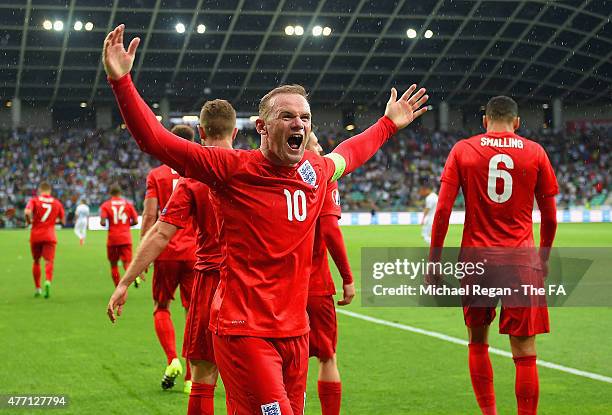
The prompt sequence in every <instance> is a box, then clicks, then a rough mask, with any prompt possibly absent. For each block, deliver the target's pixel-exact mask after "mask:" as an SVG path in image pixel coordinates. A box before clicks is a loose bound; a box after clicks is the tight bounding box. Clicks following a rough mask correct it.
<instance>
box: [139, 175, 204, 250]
mask: <svg viewBox="0 0 612 415" xmlns="http://www.w3.org/2000/svg"><path fill="white" fill-rule="evenodd" d="M180 178H181V176H180V175H179V174H178V173H177V172H176V171H174V170H173V169H171V168H170V167H168V166H166V165H161V166H159V167H156V168H154V169H153V170H151V172H150V173H149V175H148V176H147V193H146V194H145V199H149V198H156V199H157V205H158V206H159V209H160V210H161V209H162V208H163V207H164V206H166V204H167V203H168V200H170V196H171V195H172V192H173V190H174V189H175V187H176V185H177V183H178V181H179V179H180ZM195 246H196V234H195V230H194V229H193V226H192V222H191V221H189V222H187V223H185V226H184V227H183V228H182V229H179V230H178V231H177V232H176V233H175V234H174V236H173V237H172V239H171V240H170V242H169V243H168V246H166V249H164V251H163V252H162V253H161V254H160V255H159V256H158V257H157V260H158V261H193V260H195Z"/></svg>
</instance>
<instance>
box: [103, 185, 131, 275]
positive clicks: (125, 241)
mask: <svg viewBox="0 0 612 415" xmlns="http://www.w3.org/2000/svg"><path fill="white" fill-rule="evenodd" d="M110 195H111V198H110V199H108V200H107V201H106V202H104V203H102V205H101V206H100V225H102V226H106V222H107V221H108V238H107V239H106V255H107V257H108V261H109V262H110V265H111V275H112V277H113V283H114V284H115V287H116V286H117V284H118V283H119V278H120V275H119V267H118V265H117V263H118V262H119V260H121V262H123V269H127V267H128V266H129V265H130V261H131V260H132V233H131V231H130V227H131V226H134V225H136V224H137V223H138V214H137V213H136V209H134V206H133V205H132V204H131V203H130V202H128V201H127V200H125V199H123V198H122V197H121V189H120V188H119V186H117V185H113V186H111V189H110Z"/></svg>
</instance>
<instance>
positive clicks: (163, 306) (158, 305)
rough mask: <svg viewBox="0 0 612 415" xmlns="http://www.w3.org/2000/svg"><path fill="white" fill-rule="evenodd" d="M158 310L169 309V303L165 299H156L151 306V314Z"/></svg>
mask: <svg viewBox="0 0 612 415" xmlns="http://www.w3.org/2000/svg"><path fill="white" fill-rule="evenodd" d="M158 311H170V303H169V302H167V301H162V302H159V301H156V302H155V304H154V307H153V314H155V313H157V312H158Z"/></svg>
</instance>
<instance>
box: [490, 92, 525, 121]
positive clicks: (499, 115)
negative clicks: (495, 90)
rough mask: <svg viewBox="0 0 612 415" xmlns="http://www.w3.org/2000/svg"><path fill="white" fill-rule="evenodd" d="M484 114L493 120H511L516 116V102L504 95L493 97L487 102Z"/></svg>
mask: <svg viewBox="0 0 612 415" xmlns="http://www.w3.org/2000/svg"><path fill="white" fill-rule="evenodd" d="M485 115H486V116H487V118H489V119H491V120H494V121H512V120H514V119H515V118H516V117H518V104H517V103H516V101H515V100H513V99H512V98H510V97H507V96H504V95H500V96H497V97H493V98H491V99H490V100H489V102H487V107H486V109H485Z"/></svg>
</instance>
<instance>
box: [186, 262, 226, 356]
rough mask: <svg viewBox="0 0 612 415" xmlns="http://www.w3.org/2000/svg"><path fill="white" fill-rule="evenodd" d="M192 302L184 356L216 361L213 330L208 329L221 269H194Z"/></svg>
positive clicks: (188, 314) (187, 324)
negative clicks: (204, 270)
mask: <svg viewBox="0 0 612 415" xmlns="http://www.w3.org/2000/svg"><path fill="white" fill-rule="evenodd" d="M194 274H195V277H194V280H193V290H192V291H191V304H190V307H189V311H188V312H187V321H186V322H185V336H184V338H183V357H185V358H186V359H190V360H206V361H207V362H213V363H214V362H215V352H214V350H213V345H212V332H211V331H210V330H209V329H208V323H209V321H210V306H211V304H212V300H213V297H214V296H215V291H217V286H218V285H219V271H208V272H203V271H194Z"/></svg>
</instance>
